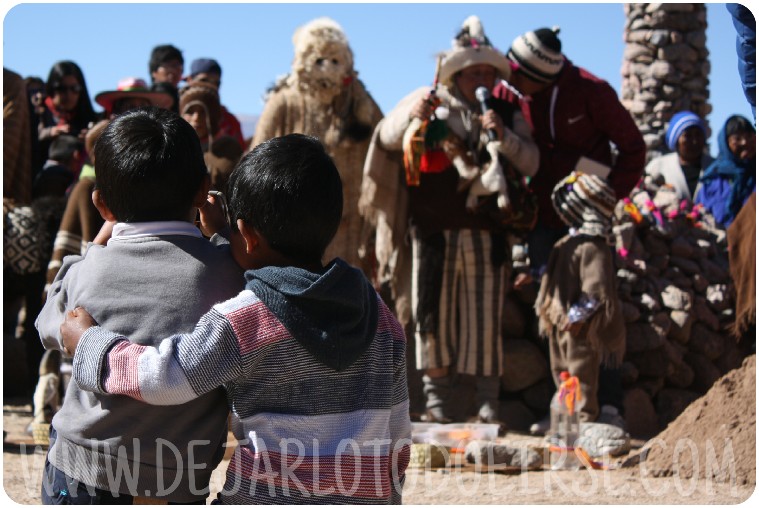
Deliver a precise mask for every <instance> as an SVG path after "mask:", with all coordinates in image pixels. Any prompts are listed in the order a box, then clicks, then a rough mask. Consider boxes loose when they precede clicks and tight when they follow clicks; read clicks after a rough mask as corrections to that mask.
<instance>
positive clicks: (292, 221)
mask: <svg viewBox="0 0 759 508" xmlns="http://www.w3.org/2000/svg"><path fill="white" fill-rule="evenodd" d="M227 188H228V189H229V192H230V199H229V207H230V211H231V213H232V218H233V219H234V220H235V221H236V220H237V219H242V220H244V221H245V222H246V223H248V224H249V225H251V226H253V227H254V228H255V229H256V230H257V231H258V232H259V233H260V234H261V235H262V236H263V237H264V238H266V240H267V241H268V242H269V245H270V246H271V247H272V248H273V249H275V250H276V251H278V252H279V253H280V254H283V255H284V256H287V257H288V258H290V259H291V260H293V261H296V262H301V263H314V262H317V263H318V262H321V258H322V256H323V255H324V251H325V249H326V248H327V245H329V243H330V242H331V241H332V238H333V237H334V236H335V233H337V228H338V226H339V225H340V219H341V217H342V214H343V186H342V182H341V181H340V174H339V173H338V172H337V168H336V167H335V163H334V162H333V161H332V158H331V157H330V156H329V154H327V152H326V150H325V149H324V146H322V144H321V142H319V140H318V139H316V138H313V137H310V136H305V135H303V134H289V135H287V136H282V137H279V138H273V139H270V140H269V141H266V142H264V143H261V144H260V145H258V146H257V147H256V148H254V149H253V151H251V152H250V153H248V154H247V155H245V157H243V159H242V160H241V161H240V163H239V164H238V166H237V167H236V168H235V170H234V171H233V172H232V175H231V176H230V177H229V183H228V184H227Z"/></svg>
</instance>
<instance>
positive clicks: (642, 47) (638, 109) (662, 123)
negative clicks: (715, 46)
mask: <svg viewBox="0 0 759 508" xmlns="http://www.w3.org/2000/svg"><path fill="white" fill-rule="evenodd" d="M624 9H625V14H626V15H627V23H626V26H625V28H624V40H625V43H626V46H625V53H624V60H623V63H622V103H623V104H624V105H625V107H626V108H627V109H628V110H629V111H630V113H631V114H632V116H633V118H634V119H635V123H636V124H637V125H638V128H640V130H641V132H642V133H643V139H644V140H645V142H646V147H647V160H649V161H650V160H651V159H653V158H654V157H657V156H659V155H661V154H663V153H666V152H668V150H667V147H666V144H665V143H664V134H665V132H666V127H667V122H668V120H669V119H670V118H671V117H672V115H674V114H675V113H677V112H678V111H682V110H684V109H688V110H690V111H693V112H694V113H696V114H697V115H699V116H700V117H701V118H704V119H706V116H707V115H708V114H709V113H710V112H711V110H712V107H711V105H710V104H709V102H708V99H709V71H710V64H709V51H708V50H707V49H706V25H707V23H706V9H707V6H706V5H705V4H625V5H624ZM709 132H710V131H709V127H708V123H707V138H708V137H709Z"/></svg>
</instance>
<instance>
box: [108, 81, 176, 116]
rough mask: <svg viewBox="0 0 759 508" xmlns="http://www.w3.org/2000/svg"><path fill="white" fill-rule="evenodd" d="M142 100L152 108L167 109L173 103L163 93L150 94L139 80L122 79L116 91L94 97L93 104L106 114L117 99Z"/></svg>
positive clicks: (146, 86)
mask: <svg viewBox="0 0 759 508" xmlns="http://www.w3.org/2000/svg"><path fill="white" fill-rule="evenodd" d="M126 98H129V99H132V98H142V99H147V100H149V101H150V104H152V105H153V106H158V107H159V108H163V109H169V108H170V107H171V105H172V103H173V101H174V99H172V97H171V96H170V95H168V94H166V93H163V92H151V91H150V89H149V88H148V85H147V84H146V83H145V81H144V80H142V79H140V78H124V79H122V80H121V81H119V84H118V85H117V86H116V90H109V91H106V92H100V93H99V94H97V95H96V96H95V102H97V103H98V104H100V105H101V106H103V109H105V110H106V112H108V113H110V112H111V111H112V110H113V104H114V103H115V102H116V101H117V100H119V99H126Z"/></svg>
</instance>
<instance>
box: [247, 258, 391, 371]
mask: <svg viewBox="0 0 759 508" xmlns="http://www.w3.org/2000/svg"><path fill="white" fill-rule="evenodd" d="M245 279H246V281H247V284H246V289H249V290H251V291H253V293H254V294H256V296H258V297H259V298H260V299H261V301H262V302H263V303H264V305H266V307H267V308H268V309H269V310H270V311H271V312H272V313H273V314H274V315H275V316H276V317H277V319H278V320H279V321H280V322H281V323H282V324H283V325H284V326H285V328H287V330H288V331H289V332H290V333H291V334H292V336H293V337H294V338H295V340H297V341H298V343H300V344H301V345H302V346H303V347H304V348H305V349H306V350H307V351H308V352H309V353H310V354H311V355H312V356H313V357H314V358H315V359H316V360H317V361H319V362H320V363H322V364H324V365H326V366H328V367H330V368H332V369H334V370H337V371H342V370H345V369H346V368H348V367H350V366H351V365H352V364H353V363H354V362H355V361H356V360H358V358H359V357H360V356H361V355H362V354H363V353H364V352H365V351H366V350H367V349H368V348H369V346H370V345H371V343H372V340H373V339H374V335H375V332H376V330H377V319H378V310H377V293H376V291H375V290H374V288H373V287H372V286H371V284H370V283H369V281H368V280H367V279H366V277H365V276H364V274H363V273H362V272H361V271H360V270H358V269H356V268H353V267H352V266H350V265H348V264H347V263H346V262H345V261H343V260H342V259H339V258H337V259H335V260H334V261H332V262H331V263H330V264H329V265H327V267H326V268H325V271H324V273H314V272H310V271H308V270H304V269H302V268H296V267H292V266H289V267H266V268H261V269H258V270H249V271H247V272H246V273H245Z"/></svg>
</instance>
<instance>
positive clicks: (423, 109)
mask: <svg viewBox="0 0 759 508" xmlns="http://www.w3.org/2000/svg"><path fill="white" fill-rule="evenodd" d="M432 111H433V109H432V101H430V96H429V94H428V95H425V96H424V97H422V98H420V99H419V100H418V101H417V103H416V104H414V107H413V108H411V112H410V113H409V116H411V118H418V119H420V120H429V118H430V117H431V116H432Z"/></svg>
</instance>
